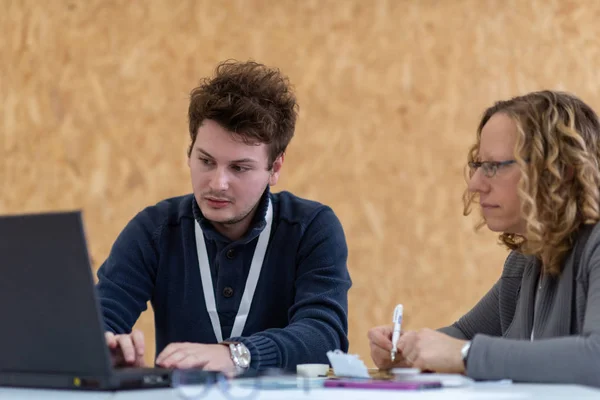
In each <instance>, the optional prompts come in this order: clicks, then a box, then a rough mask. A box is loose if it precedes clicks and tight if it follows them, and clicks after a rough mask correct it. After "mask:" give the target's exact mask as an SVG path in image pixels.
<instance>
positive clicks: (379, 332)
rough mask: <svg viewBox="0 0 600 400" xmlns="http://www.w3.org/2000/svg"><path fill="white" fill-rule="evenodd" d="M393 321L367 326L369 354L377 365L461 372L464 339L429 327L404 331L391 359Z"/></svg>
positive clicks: (462, 368) (386, 367)
mask: <svg viewBox="0 0 600 400" xmlns="http://www.w3.org/2000/svg"><path fill="white" fill-rule="evenodd" d="M393 330H394V327H393V325H384V326H378V327H375V328H372V329H371V330H369V334H368V336H369V345H370V347H371V358H372V359H373V362H374V363H375V365H376V366H377V368H379V369H390V368H407V367H410V368H419V369H421V370H422V371H435V372H447V373H464V371H465V366H464V363H463V360H462V356H461V351H460V350H461V349H462V346H463V345H464V344H465V343H466V342H465V341H464V340H459V339H454V338H452V337H450V336H448V335H446V334H443V333H441V332H437V331H434V330H432V329H421V330H419V331H418V332H417V331H403V332H402V334H401V335H400V340H398V352H397V354H396V361H395V362H392V360H391V357H390V351H391V350H392V332H393Z"/></svg>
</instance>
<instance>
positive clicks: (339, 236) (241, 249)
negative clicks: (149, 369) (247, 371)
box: [97, 189, 351, 370]
mask: <svg viewBox="0 0 600 400" xmlns="http://www.w3.org/2000/svg"><path fill="white" fill-rule="evenodd" d="M267 196H269V197H270V198H271V201H272V204H273V226H272V230H271V237H270V240H269V244H268V248H267V253H266V255H265V259H264V262H263V266H262V270H261V272H260V278H259V280H258V285H257V287H256V292H255V294H254V298H253V301H252V305H251V308H250V312H249V315H248V319H247V321H246V325H245V327H244V330H243V332H242V336H241V337H233V338H229V340H234V341H240V342H242V343H244V344H245V345H246V346H247V347H248V349H249V350H250V353H251V357H252V363H251V368H253V369H259V370H262V369H265V368H272V367H279V368H285V369H293V368H295V366H296V365H297V364H302V363H327V362H328V361H327V356H326V352H327V351H328V350H334V349H341V350H343V351H347V350H348V339H347V332H348V290H349V288H350V286H351V280H350V276H349V273H348V269H347V264H346V262H347V257H348V248H347V245H346V239H345V235H344V232H343V229H342V226H341V224H340V222H339V220H338V218H337V217H336V216H335V214H334V213H333V211H332V210H331V209H330V208H329V207H327V206H324V205H322V204H319V203H317V202H313V201H309V200H305V199H301V198H299V197H297V196H294V195H293V194H291V193H289V192H281V193H270V192H269V190H268V189H267V191H266V192H265V195H264V196H263V198H262V199H261V201H260V203H259V205H258V208H257V212H256V214H255V217H254V219H253V221H252V224H251V226H250V229H249V230H248V232H247V233H246V235H245V236H244V237H243V238H241V239H239V240H236V241H231V240H229V239H227V238H226V237H225V236H223V235H221V234H220V233H219V232H217V231H216V230H215V229H214V227H213V226H212V225H211V224H210V222H209V221H207V220H206V219H205V218H204V217H203V215H202V213H201V212H200V209H199V207H198V204H197V203H196V201H195V199H194V196H193V195H191V194H190V195H186V196H182V197H176V198H172V199H167V200H164V201H162V202H160V203H158V204H156V205H155V206H152V207H148V208H146V209H144V210H143V211H141V212H140V213H139V214H138V215H137V216H135V217H134V218H133V219H132V220H131V221H130V222H129V224H128V225H127V226H126V227H125V229H124V230H123V231H122V232H121V234H120V235H119V236H118V238H117V240H116V242H115V243H114V245H113V247H112V249H111V252H110V255H109V257H108V258H107V260H106V261H105V262H104V264H103V265H102V266H101V267H100V269H99V270H98V278H99V281H98V284H97V290H98V294H99V298H100V304H101V307H102V312H103V316H104V322H105V326H106V329H107V330H109V331H112V332H114V333H129V332H131V329H132V327H133V325H134V324H135V322H136V320H137V319H138V317H139V315H140V314H141V312H142V311H144V310H145V309H146V304H147V302H148V301H150V302H151V304H152V308H153V309H154V315H155V332H156V354H159V353H160V352H161V351H162V350H163V349H164V348H165V347H166V346H167V345H168V344H169V343H174V342H196V343H217V339H216V337H215V334H214V331H213V327H212V325H211V322H210V318H209V316H208V311H207V309H206V304H205V301H204V293H203V289H202V282H201V279H200V271H199V265H198V256H197V251H196V241H195V234H194V224H195V221H196V220H197V221H199V222H200V226H201V227H202V230H203V232H204V236H205V242H206V247H207V251H208V257H209V260H210V269H211V274H212V279H213V287H214V290H215V299H216V303H217V312H218V314H219V319H220V322H221V329H222V332H223V338H228V337H229V335H230V334H231V330H232V328H233V322H234V320H235V316H236V314H237V310H238V308H239V305H240V302H241V298H242V292H243V290H244V287H245V283H246V278H247V276H248V273H249V270H250V262H251V260H252V256H253V254H254V249H255V247H256V243H257V241H258V236H259V234H260V232H261V231H262V230H263V229H264V227H265V225H266V222H265V215H266V210H267V205H268V201H267ZM226 288H227V290H225V289H226ZM231 289H233V295H232V291H231ZM227 296H230V297H227Z"/></svg>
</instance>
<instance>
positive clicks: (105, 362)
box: [0, 212, 111, 376]
mask: <svg viewBox="0 0 600 400" xmlns="http://www.w3.org/2000/svg"><path fill="white" fill-rule="evenodd" d="M93 284H94V282H93V277H92V271H91V268H90V262H89V256H88V252H87V246H86V241H85V235H84V230H83V223H82V218H81V214H80V212H64V213H52V214H29V215H17V216H2V217H0V321H1V325H0V373H2V372H8V373H10V372H17V373H37V374H39V373H52V374H74V375H78V376H86V375H87V376H90V375H91V376H108V375H109V374H110V372H111V367H110V361H109V355H108V350H107V348H106V345H105V342H104V333H103V332H104V328H103V327H102V323H101V319H100V313H99V308H98V303H97V300H96V297H95V295H94V290H95V289H94V286H93Z"/></svg>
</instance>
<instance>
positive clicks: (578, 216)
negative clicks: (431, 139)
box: [463, 91, 600, 276]
mask: <svg viewBox="0 0 600 400" xmlns="http://www.w3.org/2000/svg"><path fill="white" fill-rule="evenodd" d="M499 112H501V113H504V114H506V115H508V116H509V117H511V118H512V119H513V120H514V121H515V123H516V125H517V131H518V137H517V142H516V145H515V149H514V158H515V160H516V163H517V164H518V166H519V168H520V170H521V179H520V181H519V187H518V193H519V198H520V199H521V212H522V215H523V219H524V220H525V222H526V232H525V234H524V235H518V234H514V233H502V234H500V236H499V240H500V242H501V243H502V244H504V245H505V246H506V247H508V248H509V249H511V250H517V251H519V252H521V253H523V254H527V255H534V256H536V257H537V258H539V259H540V260H541V261H542V264H543V271H544V273H547V274H549V275H552V276H558V275H560V273H561V271H562V262H563V259H564V258H565V256H566V255H567V253H568V252H569V251H570V249H571V248H572V247H573V242H574V239H575V235H576V233H577V231H578V229H579V228H580V226H581V225H582V224H593V223H596V222H598V221H599V220H600V168H599V163H600V122H599V120H598V116H597V115H596V113H595V112H594V110H592V109H591V108H590V107H589V106H588V105H587V104H585V103H584V102H583V101H581V100H580V99H578V98H577V97H575V96H573V95H572V94H569V93H564V92H556V91H540V92H533V93H529V94H526V95H524V96H519V97H515V98H512V99H510V100H506V101H499V102H497V103H496V104H494V105H493V106H492V107H490V108H488V109H487V110H486V111H485V112H484V114H483V117H482V118H481V122H480V123H479V127H478V128H477V139H476V142H475V144H474V145H473V146H472V147H471V148H470V150H469V153H468V161H469V162H471V161H478V157H479V144H480V140H481V130H482V129H483V127H484V126H485V124H486V123H487V122H488V120H489V119H490V118H491V117H492V115H494V114H496V113H499ZM476 198H477V194H476V193H472V192H469V190H468V189H467V190H465V193H464V195H463V201H464V215H468V214H469V213H470V212H471V205H472V204H473V203H474V202H475V201H476ZM483 225H485V222H484V221H483V220H482V221H481V222H480V223H479V224H478V228H480V227H481V226H483Z"/></svg>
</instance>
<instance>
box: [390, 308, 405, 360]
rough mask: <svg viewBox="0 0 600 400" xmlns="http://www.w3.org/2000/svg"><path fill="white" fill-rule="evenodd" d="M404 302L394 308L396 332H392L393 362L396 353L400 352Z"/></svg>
mask: <svg viewBox="0 0 600 400" xmlns="http://www.w3.org/2000/svg"><path fill="white" fill-rule="evenodd" d="M403 311H404V310H403V307H402V304H398V305H397V306H396V308H395V309H394V319H393V321H392V322H393V323H394V333H392V353H391V358H392V362H394V361H396V353H397V352H398V348H397V347H396V346H397V345H398V339H399V338H400V331H401V330H402V312H403Z"/></svg>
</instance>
